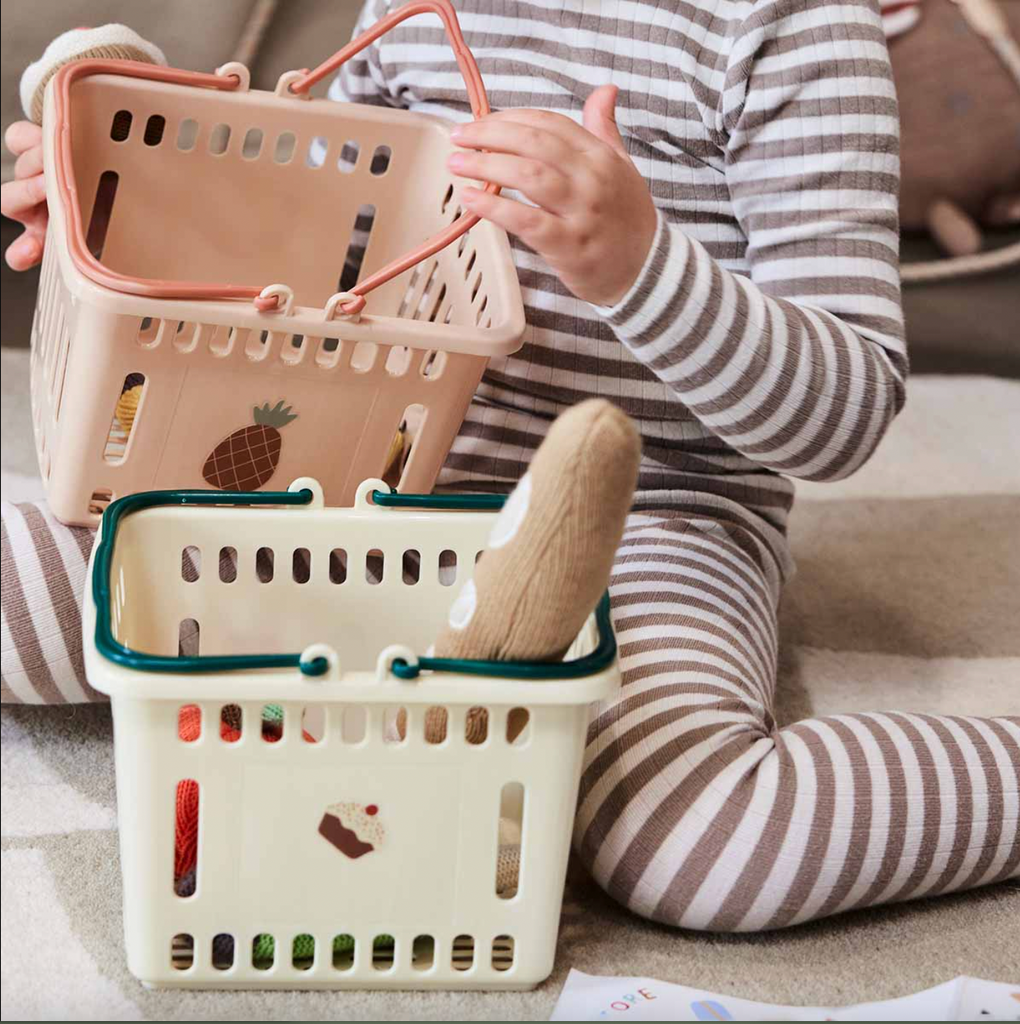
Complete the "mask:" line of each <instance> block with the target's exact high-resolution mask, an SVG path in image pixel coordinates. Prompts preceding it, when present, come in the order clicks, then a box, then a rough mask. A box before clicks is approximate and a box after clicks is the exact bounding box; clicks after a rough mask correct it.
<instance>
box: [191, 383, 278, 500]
mask: <svg viewBox="0 0 1020 1024" xmlns="http://www.w3.org/2000/svg"><path fill="white" fill-rule="evenodd" d="M252 413H253V416H252V418H253V419H254V421H255V422H254V423H251V424H250V425H249V426H247V427H241V429H240V430H235V431H234V432H233V433H232V434H231V435H230V436H229V437H225V438H224V439H223V440H222V441H220V443H219V444H218V445H216V447H215V448H214V449H213V450H212V452H211V454H210V455H209V458H207V459H206V460H205V465H204V466H203V467H202V476H203V477H204V478H205V481H206V483H209V484H212V486H213V487H215V488H217V489H218V490H221V491H254V490H258V488H259V487H261V486H262V485H263V484H264V483H265V482H266V481H267V480H269V478H270V477H271V476H272V475H273V474H274V473H275V472H276V466H277V463H279V461H280V449H281V447H282V446H283V438H282V437H281V436H280V430H281V428H283V427H285V426H287V424H288V423H290V421H291V420H296V419H297V413H292V412H291V411H290V406H289V405H288V406H286V407H284V404H283V402H282V401H280V402H277V403H276V405H274V406H273V407H272V408H270V407H269V403H268V402H266V404H265V405H263V406H261V407H260V406H255V408H254V409H253V410H252Z"/></svg>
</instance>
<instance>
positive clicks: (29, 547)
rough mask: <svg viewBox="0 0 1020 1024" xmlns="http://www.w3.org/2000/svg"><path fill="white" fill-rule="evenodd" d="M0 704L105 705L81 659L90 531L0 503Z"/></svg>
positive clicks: (25, 506) (40, 510)
mask: <svg viewBox="0 0 1020 1024" xmlns="http://www.w3.org/2000/svg"><path fill="white" fill-rule="evenodd" d="M2 516H3V535H2V544H3V549H2V567H0V573H2V576H3V591H2V604H3V617H2V618H3V623H2V630H3V638H2V671H0V700H2V702H3V703H4V704H8V703H25V704H63V703H79V702H81V701H91V700H106V698H105V697H104V696H103V695H102V694H101V693H97V692H96V691H95V690H93V689H92V687H91V686H89V684H88V682H87V681H86V679H85V667H84V664H83V661H82V633H81V601H82V594H83V592H84V590H85V578H86V575H87V569H88V560H89V555H90V553H91V551H92V539H93V531H92V530H88V529H84V528H81V527H67V526H63V525H61V524H60V523H59V522H57V520H56V519H55V518H54V517H53V515H52V514H51V513H50V511H49V509H47V508H46V506H45V505H42V504H36V503H34V502H24V503H22V504H18V505H14V504H11V503H10V502H7V501H5V502H3V507H2Z"/></svg>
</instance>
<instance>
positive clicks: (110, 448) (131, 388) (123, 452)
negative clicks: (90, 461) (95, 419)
mask: <svg viewBox="0 0 1020 1024" xmlns="http://www.w3.org/2000/svg"><path fill="white" fill-rule="evenodd" d="M146 383H147V382H146V379H145V374H144V373H129V374H128V375H127V376H126V377H125V378H124V382H123V384H122V385H121V389H120V393H119V394H118V395H117V400H116V402H114V405H113V414H112V416H111V417H110V429H109V430H108V431H107V432H106V441H105V442H104V444H103V461H105V462H108V463H110V464H112V465H121V464H122V463H123V462H124V461H125V460H126V459H127V457H128V453H129V452H130V443H131V437H132V435H133V434H134V432H135V429H136V428H137V426H138V423H139V421H140V420H141V418H142V414H143V408H144V398H145V392H146Z"/></svg>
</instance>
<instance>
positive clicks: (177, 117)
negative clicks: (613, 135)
mask: <svg viewBox="0 0 1020 1024" xmlns="http://www.w3.org/2000/svg"><path fill="white" fill-rule="evenodd" d="M420 13H433V14H436V15H438V16H439V17H440V18H441V19H442V22H443V24H444V27H445V28H446V32H447V36H448V38H449V40H450V43H451V45H452V47H453V50H454V53H455V55H456V58H457V62H458V65H459V67H460V70H461V72H462V73H463V76H464V80H465V83H466V85H467V91H468V95H469V97H470V100H471V106H472V110H473V112H474V114H475V116H476V117H479V116H482V115H484V114H485V113H487V112H488V109H489V107H488V101H487V99H486V95H485V90H484V87H483V85H482V82H481V78H480V77H479V73H478V68H477V66H476V64H475V62H474V60H473V58H472V56H471V54H470V52H469V51H468V50H467V48H466V46H465V45H464V41H463V38H462V36H461V33H460V29H459V26H458V24H457V19H456V15H455V14H454V11H453V8H452V7H451V5H450V4H449V2H448V0H415V2H413V3H409V4H407V5H406V6H404V7H402V8H400V9H398V10H397V11H395V12H393V14H391V15H389V16H388V17H387V18H384V19H383V20H382V21H380V22H379V23H378V24H377V25H375V26H374V27H373V28H372V29H370V30H369V31H368V32H367V33H365V34H364V35H363V36H360V37H358V38H357V39H355V40H354V41H352V42H351V43H349V44H348V45H347V46H346V47H344V48H343V49H342V50H340V51H339V52H338V53H337V54H335V55H334V56H333V57H332V58H331V59H330V60H328V61H326V62H325V63H324V64H322V65H320V66H319V67H318V68H316V69H315V70H314V71H312V72H303V71H292V72H288V73H287V74H285V75H283V76H282V77H281V78H280V80H279V82H278V84H277V86H276V89H275V91H274V92H264V91H258V90H252V89H250V88H249V75H248V71H247V69H246V68H245V67H244V66H243V65H240V64H229V65H226V66H224V67H222V68H219V69H218V70H217V71H216V73H215V74H199V73H195V72H189V71H181V70H178V69H172V68H162V67H155V66H152V65H148V64H140V63H134V62H131V61H110V60H86V61H79V62H77V63H73V64H68V65H66V66H65V67H63V68H61V69H60V70H59V71H58V72H57V74H56V75H54V76H53V79H52V80H51V82H50V84H49V85H48V87H47V90H46V99H45V108H44V122H43V123H44V146H45V154H46V189H47V198H48V201H49V205H50V210H51V223H50V231H49V237H48V240H47V244H46V251H45V255H44V259H43V268H42V280H41V284H40V289H39V300H38V305H37V309H36V316H35V323H34V325H33V338H32V341H33V346H32V352H33V358H32V398H33V410H34V425H35V436H36V445H37V449H38V453H39V462H40V467H41V470H42V475H43V478H44V479H45V481H46V486H47V491H48V496H49V500H50V503H51V506H52V508H53V511H54V513H55V514H56V515H57V516H58V517H59V518H60V519H61V520H63V521H64V522H67V523H80V524H88V523H93V522H95V521H96V519H97V518H98V517H99V515H101V513H102V511H103V509H104V508H105V507H106V505H107V504H108V503H109V502H110V501H111V500H112V499H113V498H115V497H119V496H122V495H124V494H129V493H133V492H136V491H141V490H149V489H153V488H167V487H176V488H190V487H202V486H211V487H216V488H218V489H226V490H252V489H255V488H258V487H262V486H265V485H266V484H268V483H269V482H270V481H271V480H273V481H275V482H277V483H278V482H279V481H281V480H290V479H293V478H294V477H296V476H303V475H311V476H315V477H317V478H318V479H319V480H320V481H321V482H322V484H323V487H324V491H325V495H326V500H327V501H328V502H329V504H331V505H347V504H350V502H351V500H352V498H353V496H354V490H355V488H356V487H357V484H358V483H359V482H360V481H361V480H363V479H366V478H368V477H382V476H385V477H386V479H387V480H389V481H391V482H392V483H394V484H396V485H397V486H398V488H399V489H401V490H407V491H417V492H425V491H428V490H430V489H431V487H432V485H433V483H434V481H435V477H436V474H437V473H438V471H439V469H440V467H441V465H442V462H443V459H444V458H445V457H446V454H447V452H448V451H449V447H450V445H451V443H452V441H453V438H454V437H455V436H456V433H457V431H458V429H459V428H460V424H461V422H462V420H463V417H464V414H465V412H466V409H467V406H468V404H469V402H470V400H471V396H472V394H473V393H474V390H475V388H476V386H477V384H478V381H479V379H480V377H481V374H482V372H483V370H484V368H485V365H486V361H487V360H488V359H489V358H490V357H491V356H494V355H502V354H507V353H510V352H513V351H514V350H516V348H517V347H518V346H519V344H520V339H521V335H522V333H523V330H524V313H523V306H522V303H521V296H520V290H519V286H518V283H517V278H516V273H515V270H514V266H513V263H512V260H511V256H510V249H509V245H508V242H507V239H506V236H505V234H504V233H503V232H502V231H500V230H499V229H497V228H495V227H494V226H493V225H491V224H488V223H485V222H479V221H478V219H477V218H476V217H474V216H470V215H467V214H465V213H463V212H462V211H461V210H460V209H459V208H458V206H457V203H456V199H455V197H454V184H453V182H452V180H451V177H450V175H449V173H448V172H447V171H446V169H445V160H446V157H447V155H448V154H449V153H450V152H451V150H452V148H453V147H452V143H451V142H450V140H449V132H448V128H447V127H446V126H445V125H444V123H442V122H440V121H438V120H436V119H434V118H430V117H426V116H423V115H418V114H411V113H408V112H406V111H398V110H387V109H381V108H379V107H374V106H359V105H354V104H345V103H334V102H331V101H327V100H320V99H311V98H310V97H309V96H308V89H309V88H310V87H311V86H312V85H313V84H314V83H315V82H316V81H318V80H319V79H321V78H323V77H324V76H325V75H327V74H329V73H331V72H333V71H334V70H336V68H338V67H339V66H340V65H341V64H342V63H343V62H344V61H345V60H347V59H348V58H349V57H351V56H353V55H354V54H355V53H357V52H358V51H360V50H362V49H363V48H364V47H366V46H367V45H368V44H369V43H371V42H372V41H373V40H375V39H376V38H378V37H379V36H380V35H382V34H383V33H384V32H386V31H387V30H388V29H390V28H391V27H393V26H394V25H395V24H397V23H398V22H400V21H403V20H404V19H405V18H408V17H410V16H412V15H416V14H420ZM486 187H487V188H489V189H494V186H492V185H488V186H486ZM224 282H232V283H224ZM369 295H370V299H369V301H368V302H367V303H366V297H367V296H369Z"/></svg>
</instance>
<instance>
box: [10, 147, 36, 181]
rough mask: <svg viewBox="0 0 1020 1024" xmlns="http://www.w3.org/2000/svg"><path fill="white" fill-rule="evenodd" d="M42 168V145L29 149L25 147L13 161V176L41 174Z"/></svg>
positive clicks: (25, 176)
mask: <svg viewBox="0 0 1020 1024" xmlns="http://www.w3.org/2000/svg"><path fill="white" fill-rule="evenodd" d="M42 170H43V150H42V146H33V147H32V148H31V149H26V150H25V152H24V153H22V154H21V156H19V157H18V159H17V160H16V161H15V162H14V177H15V178H34V177H35V176H36V175H37V174H42Z"/></svg>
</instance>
